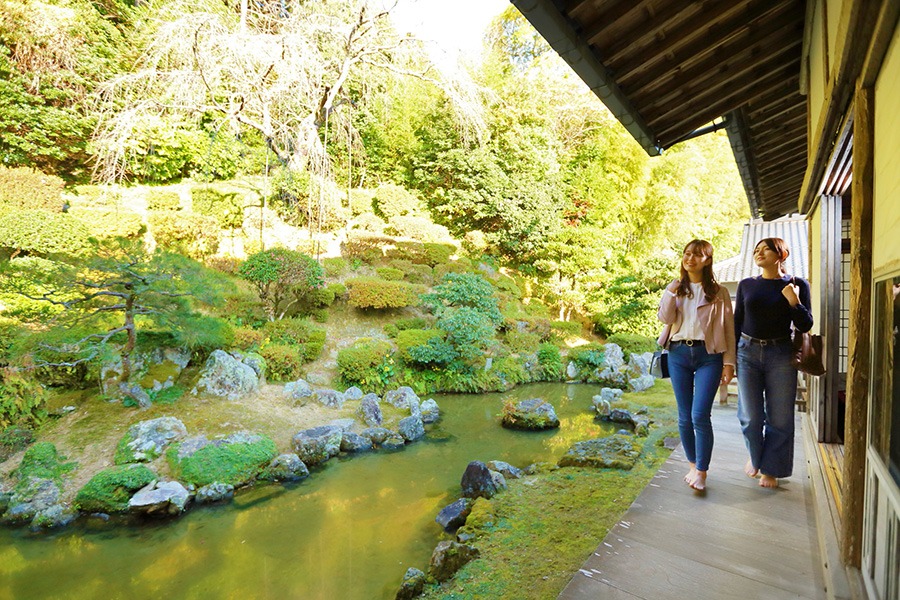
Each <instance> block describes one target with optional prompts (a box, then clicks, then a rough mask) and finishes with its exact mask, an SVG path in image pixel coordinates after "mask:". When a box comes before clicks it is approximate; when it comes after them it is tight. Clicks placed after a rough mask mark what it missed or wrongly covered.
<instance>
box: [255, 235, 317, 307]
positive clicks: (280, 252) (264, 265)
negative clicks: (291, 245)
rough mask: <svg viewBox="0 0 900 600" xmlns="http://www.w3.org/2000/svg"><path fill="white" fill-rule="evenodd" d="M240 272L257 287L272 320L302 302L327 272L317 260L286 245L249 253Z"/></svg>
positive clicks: (315, 288)
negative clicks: (289, 248)
mask: <svg viewBox="0 0 900 600" xmlns="http://www.w3.org/2000/svg"><path fill="white" fill-rule="evenodd" d="M239 274H240V276H241V277H243V278H244V279H245V280H247V281H248V282H249V283H250V284H251V285H252V286H253V288H254V289H255V290H256V293H257V295H258V296H259V299H260V300H262V302H263V303H264V304H265V306H266V312H267V314H268V316H269V320H271V321H274V320H276V319H281V318H282V317H284V315H285V313H286V312H287V310H288V309H289V308H290V307H291V306H292V305H293V304H295V303H296V302H301V301H302V300H303V299H304V298H305V297H306V296H307V295H308V294H309V293H310V292H312V291H314V290H317V289H319V288H321V287H322V285H323V284H324V282H325V279H324V277H325V272H324V270H323V269H322V266H321V265H320V264H319V263H318V262H316V261H315V260H314V259H312V258H310V257H309V256H306V255H305V254H303V253H301V252H297V251H296V250H287V249H285V248H271V249H269V250H263V251H261V252H257V253H256V254H252V255H251V256H248V257H247V260H246V262H244V264H243V265H241V268H240V270H239Z"/></svg>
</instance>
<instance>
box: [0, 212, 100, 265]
mask: <svg viewBox="0 0 900 600" xmlns="http://www.w3.org/2000/svg"><path fill="white" fill-rule="evenodd" d="M89 238H90V231H89V230H88V228H87V226H86V225H85V224H84V223H82V222H81V221H79V220H78V219H76V218H75V217H73V216H71V215H67V214H65V213H51V212H45V211H42V210H20V211H16V212H13V213H9V214H7V215H5V216H3V217H0V246H6V247H8V248H13V249H14V250H18V251H21V252H28V253H36V254H55V253H62V254H73V255H79V254H86V253H87V252H88V251H89V250H90V248H91V244H90V242H89V241H88V240H89Z"/></svg>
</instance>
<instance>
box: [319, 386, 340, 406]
mask: <svg viewBox="0 0 900 600" xmlns="http://www.w3.org/2000/svg"><path fill="white" fill-rule="evenodd" d="M316 401H318V403H319V404H321V405H322V406H327V407H328V408H338V409H340V408H343V406H344V394H342V393H340V392H339V391H337V390H318V391H316Z"/></svg>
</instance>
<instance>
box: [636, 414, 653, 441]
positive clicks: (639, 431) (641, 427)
mask: <svg viewBox="0 0 900 600" xmlns="http://www.w3.org/2000/svg"><path fill="white" fill-rule="evenodd" d="M634 434H635V435H638V436H640V437H647V436H648V435H650V418H649V417H644V416H640V417H635V418H634Z"/></svg>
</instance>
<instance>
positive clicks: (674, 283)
mask: <svg viewBox="0 0 900 600" xmlns="http://www.w3.org/2000/svg"><path fill="white" fill-rule="evenodd" d="M679 285H681V280H679V279H675V280H673V281H672V283H670V284H669V285H667V286H666V291H668V292H672V293H673V294H674V293H675V290H677V289H678V286H679Z"/></svg>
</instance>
